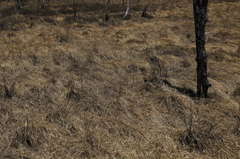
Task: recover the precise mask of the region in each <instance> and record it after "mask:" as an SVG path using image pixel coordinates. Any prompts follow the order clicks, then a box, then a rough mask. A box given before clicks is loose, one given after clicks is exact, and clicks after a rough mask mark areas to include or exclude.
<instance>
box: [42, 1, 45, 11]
mask: <svg viewBox="0 0 240 159" xmlns="http://www.w3.org/2000/svg"><path fill="white" fill-rule="evenodd" d="M42 9H43V10H44V9H45V1H44V0H42Z"/></svg>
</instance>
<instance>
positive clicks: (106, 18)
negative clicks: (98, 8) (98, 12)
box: [105, 0, 110, 21]
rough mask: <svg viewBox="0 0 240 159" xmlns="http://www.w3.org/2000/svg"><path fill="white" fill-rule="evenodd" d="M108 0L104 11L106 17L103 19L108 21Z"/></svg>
mask: <svg viewBox="0 0 240 159" xmlns="http://www.w3.org/2000/svg"><path fill="white" fill-rule="evenodd" d="M109 2H110V0H108V1H107V4H106V10H105V13H106V17H105V20H106V21H108V19H109V17H108V4H109Z"/></svg>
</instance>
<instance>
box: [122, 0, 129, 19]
mask: <svg viewBox="0 0 240 159" xmlns="http://www.w3.org/2000/svg"><path fill="white" fill-rule="evenodd" d="M129 8H130V0H128V4H127V10H126V13H125V14H124V16H123V19H126V17H127V15H128V11H129Z"/></svg>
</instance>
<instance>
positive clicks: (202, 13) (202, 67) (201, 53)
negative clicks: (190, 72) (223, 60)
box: [193, 0, 211, 98]
mask: <svg viewBox="0 0 240 159" xmlns="http://www.w3.org/2000/svg"><path fill="white" fill-rule="evenodd" d="M207 4H208V0H193V10H194V22H195V36H196V52H197V57H196V61H197V96H198V97H203V98H206V97H207V91H208V87H210V86H211V84H210V83H209V82H208V80H207V55H206V50H205V24H206V23H207V16H206V15H207Z"/></svg>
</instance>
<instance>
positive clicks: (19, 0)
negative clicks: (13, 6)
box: [18, 0, 22, 9]
mask: <svg viewBox="0 0 240 159" xmlns="http://www.w3.org/2000/svg"><path fill="white" fill-rule="evenodd" d="M18 4H19V9H21V8H22V2H21V0H18Z"/></svg>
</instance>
